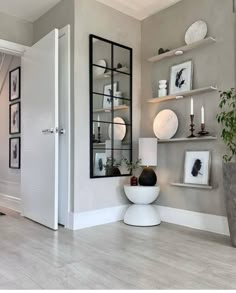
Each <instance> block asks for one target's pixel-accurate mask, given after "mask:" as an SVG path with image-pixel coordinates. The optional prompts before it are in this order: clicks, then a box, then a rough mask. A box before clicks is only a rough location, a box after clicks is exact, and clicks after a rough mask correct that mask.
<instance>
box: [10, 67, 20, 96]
mask: <svg viewBox="0 0 236 293" xmlns="http://www.w3.org/2000/svg"><path fill="white" fill-rule="evenodd" d="M20 98H21V67H20V66H18V67H16V68H14V69H12V70H11V71H9V101H10V102H12V101H15V100H18V99H20Z"/></svg>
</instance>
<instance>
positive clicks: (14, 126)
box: [9, 102, 21, 134]
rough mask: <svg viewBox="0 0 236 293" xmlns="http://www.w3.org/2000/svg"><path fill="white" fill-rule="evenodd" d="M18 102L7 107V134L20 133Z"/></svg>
mask: <svg viewBox="0 0 236 293" xmlns="http://www.w3.org/2000/svg"><path fill="white" fill-rule="evenodd" d="M20 111H21V110H20V102H16V103H13V104H10V105H9V134H19V133H20V126H21V125H20V124H21V123H20Z"/></svg>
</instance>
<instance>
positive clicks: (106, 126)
mask: <svg viewBox="0 0 236 293" xmlns="http://www.w3.org/2000/svg"><path fill="white" fill-rule="evenodd" d="M132 83H133V50H132V48H129V47H127V46H124V45H122V44H119V43H116V42H113V41H110V40H107V39H104V38H101V37H99V36H96V35H93V34H91V35H90V36H89V94H90V107H89V119H90V133H89V136H90V160H89V163H90V178H107V177H114V176H130V173H129V172H128V170H127V169H126V168H124V166H123V165H122V164H121V159H122V158H124V157H126V158H127V159H128V160H129V161H132V89H133V85H132ZM117 111H118V113H117V114H118V115H117V116H119V117H116V112H117ZM117 119H119V121H118V120H117ZM84 123H86V121H84ZM123 139H125V142H124V141H122V140H123ZM118 142H119V143H118ZM100 154H102V155H100ZM104 154H105V155H104ZM102 156H105V157H104V158H105V159H106V160H105V163H104V162H103V165H104V166H105V167H104V168H105V171H104V169H102V170H100V169H101V166H100V165H99V163H101V161H104V160H102V159H103V158H102ZM96 158H97V159H96ZM95 163H96V164H97V165H96V166H95ZM99 168H100V169H99Z"/></svg>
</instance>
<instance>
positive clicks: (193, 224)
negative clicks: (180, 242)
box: [157, 206, 229, 235]
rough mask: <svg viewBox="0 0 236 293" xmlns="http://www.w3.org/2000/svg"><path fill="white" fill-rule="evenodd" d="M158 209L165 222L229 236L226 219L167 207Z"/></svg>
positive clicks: (158, 207)
mask: <svg viewBox="0 0 236 293" xmlns="http://www.w3.org/2000/svg"><path fill="white" fill-rule="evenodd" d="M157 209H158V211H159V213H160V216H161V220H162V221H163V222H167V223H172V224H176V225H181V226H185V227H189V228H194V229H198V230H204V231H208V232H213V233H218V234H223V235H229V228H228V221H227V218H226V217H223V216H216V215H210V214H204V213H198V212H193V211H188V210H182V209H176V208H170V207H165V206H157Z"/></svg>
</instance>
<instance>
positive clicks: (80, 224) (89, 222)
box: [69, 205, 129, 230]
mask: <svg viewBox="0 0 236 293" xmlns="http://www.w3.org/2000/svg"><path fill="white" fill-rule="evenodd" d="M128 206H129V205H122V206H117V207H110V208H105V209H99V210H93V211H88V212H82V213H70V223H69V226H70V229H72V230H79V229H84V228H88V227H93V226H98V225H103V224H108V223H113V222H118V221H121V220H123V219H124V214H125V211H126V210H127V208H128Z"/></svg>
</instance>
